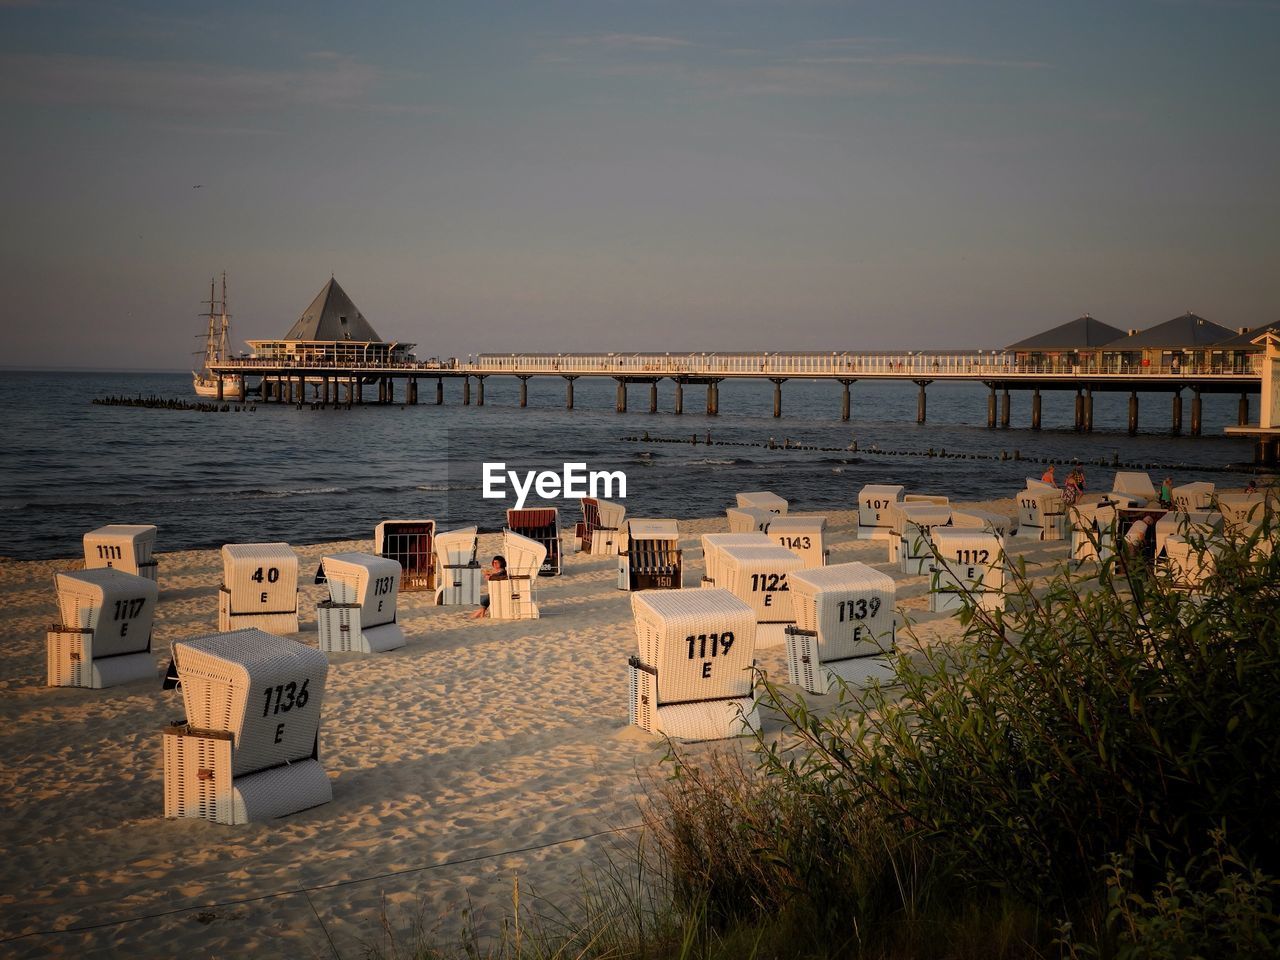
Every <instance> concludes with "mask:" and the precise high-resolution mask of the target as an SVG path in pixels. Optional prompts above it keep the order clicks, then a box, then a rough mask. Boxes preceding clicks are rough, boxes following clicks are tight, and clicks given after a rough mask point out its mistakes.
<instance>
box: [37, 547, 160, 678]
mask: <svg viewBox="0 0 1280 960" xmlns="http://www.w3.org/2000/svg"><path fill="white" fill-rule="evenodd" d="M53 579H54V585H55V587H56V588H57V591H58V614H59V618H60V619H61V621H62V622H61V623H59V624H54V625H52V626H50V627H49V630H48V633H47V635H46V637H45V646H46V659H47V666H48V681H47V682H48V685H49V686H51V687H91V688H93V689H101V688H102V687H114V686H116V685H117V684H121V683H128V682H130V681H132V680H141V679H143V678H145V677H155V675H156V665H155V659H154V658H153V657H152V655H151V627H152V624H153V622H154V620H155V614H156V604H157V602H158V601H159V597H160V591H159V588H157V587H156V583H155V581H154V580H151V579H150V578H148V577H139V576H136V575H134V574H132V573H125V572H124V571H123V570H120V569H115V568H112V569H108V568H98V569H95V570H77V571H75V572H74V573H59V574H55V575H54V578H53Z"/></svg>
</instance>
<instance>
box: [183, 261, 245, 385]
mask: <svg viewBox="0 0 1280 960" xmlns="http://www.w3.org/2000/svg"><path fill="white" fill-rule="evenodd" d="M216 284H217V278H216V277H214V278H213V279H211V280H210V281H209V299H208V300H207V301H205V302H206V303H208V304H209V317H208V319H209V329H208V332H207V333H199V334H196V336H197V337H204V340H205V344H204V350H202V351H201V350H197V351H196V355H197V356H199V355H201V354H203V355H204V369H203V370H201V371H199V372H197V371H195V370H193V371H192V372H191V386H192V387H194V388H195V391H196V396H197V397H217V395H218V377H217V375H216V374H214V373H213V371H212V370H211V369H210V367H211V366H212V365H213V364H215V363H222V362H223V361H224V360H226V359H227V355H228V353H229V352H230V347H231V314H229V313H227V273H226V271H225V270H224V271H223V272H222V299H221V300H219V299H217V298H216V297H215V296H214V292H215V289H216ZM201 316H203V314H201ZM222 399H223V400H243V399H244V377H242V376H240V375H239V374H224V375H223V377H222Z"/></svg>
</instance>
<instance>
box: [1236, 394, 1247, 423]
mask: <svg viewBox="0 0 1280 960" xmlns="http://www.w3.org/2000/svg"><path fill="white" fill-rule="evenodd" d="M1236 424H1237V425H1238V426H1241V427H1247V426H1248V425H1249V395H1248V394H1247V393H1242V394H1240V403H1239V405H1238V406H1237V407H1236Z"/></svg>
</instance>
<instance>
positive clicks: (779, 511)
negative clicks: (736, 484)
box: [737, 490, 788, 517]
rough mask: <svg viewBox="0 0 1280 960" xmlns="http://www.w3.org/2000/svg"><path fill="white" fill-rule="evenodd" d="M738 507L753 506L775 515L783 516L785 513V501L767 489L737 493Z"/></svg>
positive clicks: (786, 505)
mask: <svg viewBox="0 0 1280 960" xmlns="http://www.w3.org/2000/svg"><path fill="white" fill-rule="evenodd" d="M737 502H738V506H739V507H755V508H757V509H759V510H768V511H769V512H770V513H772V514H774V515H775V516H779V517H785V516H786V515H787V507H788V504H787V501H786V500H784V499H783V498H782V497H780V496H778V495H777V494H776V493H770V492H769V491H767V490H758V491H756V492H754V493H740V494H738V495H737Z"/></svg>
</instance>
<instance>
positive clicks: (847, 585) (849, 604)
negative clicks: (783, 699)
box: [791, 563, 896, 661]
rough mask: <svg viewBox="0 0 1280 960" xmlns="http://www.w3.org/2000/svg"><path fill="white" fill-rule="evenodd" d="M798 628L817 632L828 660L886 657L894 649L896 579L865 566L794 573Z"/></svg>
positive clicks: (845, 565) (820, 648) (820, 651)
mask: <svg viewBox="0 0 1280 960" xmlns="http://www.w3.org/2000/svg"><path fill="white" fill-rule="evenodd" d="M791 594H792V604H793V606H794V609H795V618H796V626H797V627H799V628H800V629H801V630H807V631H809V632H811V633H816V634H817V638H818V655H819V659H820V660H822V661H828V660H844V659H847V658H849V657H865V656H871V655H874V654H879V653H885V652H887V651H889V650H892V649H893V645H894V612H893V607H894V599H895V596H896V591H895V588H894V582H893V578H892V577H891V576H889V575H888V574H887V573H881V572H880V571H879V570H876V569H875V568H873V567H870V566H867V564H865V563H837V564H834V565H832V566H830V567H822V568H820V569H816V570H800V571H797V572H795V573H793V574H791Z"/></svg>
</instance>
